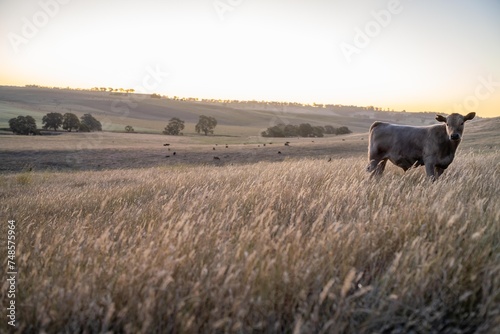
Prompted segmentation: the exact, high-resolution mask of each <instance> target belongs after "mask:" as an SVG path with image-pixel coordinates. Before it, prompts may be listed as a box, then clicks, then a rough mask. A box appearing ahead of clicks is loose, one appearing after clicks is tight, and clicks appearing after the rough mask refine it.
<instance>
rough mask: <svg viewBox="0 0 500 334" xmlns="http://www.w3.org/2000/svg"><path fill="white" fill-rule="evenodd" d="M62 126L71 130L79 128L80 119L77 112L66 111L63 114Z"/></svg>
mask: <svg viewBox="0 0 500 334" xmlns="http://www.w3.org/2000/svg"><path fill="white" fill-rule="evenodd" d="M62 128H63V129H64V130H67V131H69V132H71V130H73V129H74V130H78V129H79V128H80V120H79V119H78V117H77V116H76V115H75V114H72V113H65V114H64V115H63V121H62Z"/></svg>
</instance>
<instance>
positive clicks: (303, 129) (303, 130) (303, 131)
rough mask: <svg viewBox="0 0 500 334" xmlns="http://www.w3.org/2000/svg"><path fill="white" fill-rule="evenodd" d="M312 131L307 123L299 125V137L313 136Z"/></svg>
mask: <svg viewBox="0 0 500 334" xmlns="http://www.w3.org/2000/svg"><path fill="white" fill-rule="evenodd" d="M313 133H314V130H313V127H312V125H311V124H309V123H302V124H300V125H299V135H300V136H301V137H311V136H313V135H314V134H313Z"/></svg>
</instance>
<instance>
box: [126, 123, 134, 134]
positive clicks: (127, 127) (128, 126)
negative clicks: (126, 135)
mask: <svg viewBox="0 0 500 334" xmlns="http://www.w3.org/2000/svg"><path fill="white" fill-rule="evenodd" d="M125 131H126V132H134V128H133V127H132V126H130V125H127V126H126V127H125Z"/></svg>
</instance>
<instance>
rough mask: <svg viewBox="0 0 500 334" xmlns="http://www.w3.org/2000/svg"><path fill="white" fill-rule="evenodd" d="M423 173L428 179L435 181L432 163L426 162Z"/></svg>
mask: <svg viewBox="0 0 500 334" xmlns="http://www.w3.org/2000/svg"><path fill="white" fill-rule="evenodd" d="M425 172H426V173H427V176H428V177H430V178H431V179H432V180H433V181H434V180H436V176H435V175H434V174H435V168H434V163H430V162H426V163H425Z"/></svg>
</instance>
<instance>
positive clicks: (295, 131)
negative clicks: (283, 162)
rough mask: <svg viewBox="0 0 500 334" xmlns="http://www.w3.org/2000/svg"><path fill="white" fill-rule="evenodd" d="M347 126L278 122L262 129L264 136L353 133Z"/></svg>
mask: <svg viewBox="0 0 500 334" xmlns="http://www.w3.org/2000/svg"><path fill="white" fill-rule="evenodd" d="M351 132H352V131H351V130H349V128H348V127H346V126H341V127H339V128H336V127H333V126H331V125H325V126H312V125H311V124H309V123H302V124H300V125H292V124H286V125H285V124H278V125H275V126H272V127H269V128H267V129H266V130H265V131H262V133H261V136H262V137H323V136H324V135H325V134H333V135H343V134H348V133H351Z"/></svg>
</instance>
